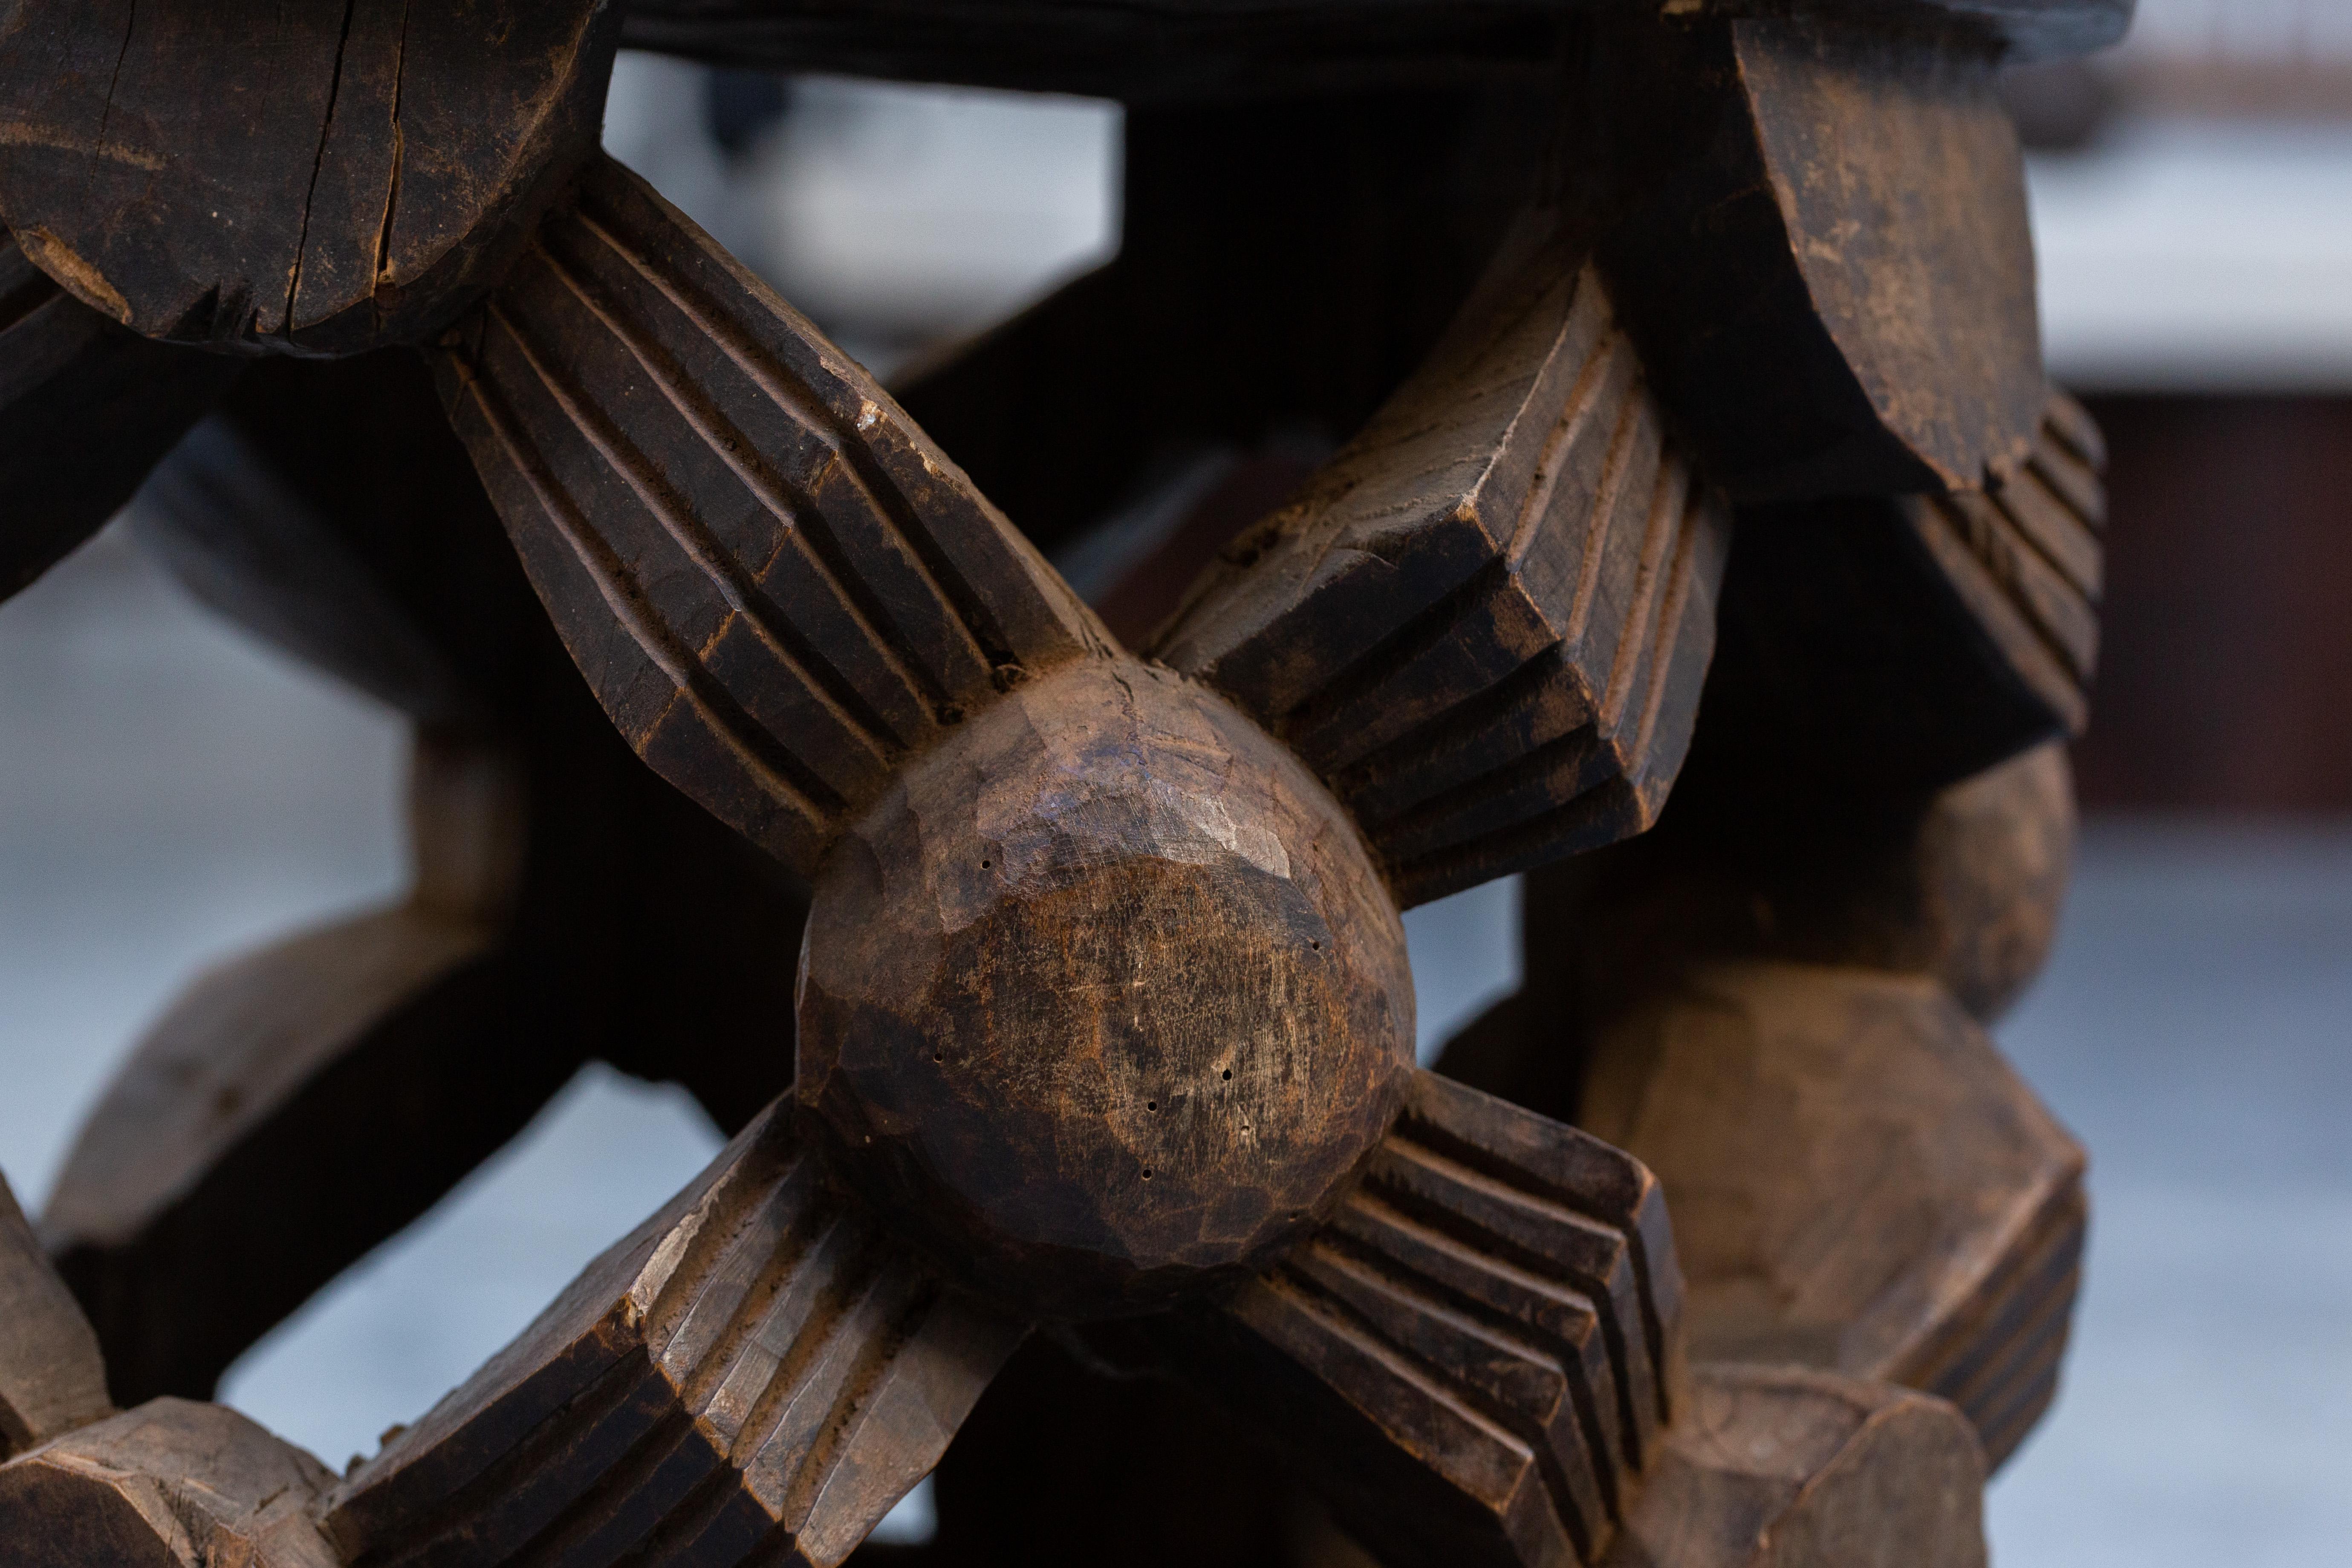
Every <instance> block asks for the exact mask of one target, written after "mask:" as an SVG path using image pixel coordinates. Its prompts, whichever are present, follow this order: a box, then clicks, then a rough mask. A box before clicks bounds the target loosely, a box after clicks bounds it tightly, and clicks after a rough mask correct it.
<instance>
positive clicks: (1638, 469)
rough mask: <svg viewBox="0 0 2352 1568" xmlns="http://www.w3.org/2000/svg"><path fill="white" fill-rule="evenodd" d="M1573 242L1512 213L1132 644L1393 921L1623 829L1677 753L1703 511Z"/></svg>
mask: <svg viewBox="0 0 2352 1568" xmlns="http://www.w3.org/2000/svg"><path fill="white" fill-rule="evenodd" d="M1513 251H1514V252H1515V254H1513V253H1507V256H1506V258H1505V260H1504V261H1502V262H1501V263H1498V266H1497V270H1496V275H1495V276H1494V277H1493V278H1491V279H1489V281H1488V282H1487V283H1486V285H1485V286H1483V287H1482V289H1480V291H1479V293H1478V295H1477V296H1476V297H1475V298H1474V300H1473V301H1472V302H1471V304H1470V305H1469V306H1467V307H1466V308H1465V311H1464V313H1463V316H1462V317H1461V319H1460V320H1459V321H1457V322H1456V324H1455V326H1454V329H1453V330H1452V331H1450V332H1449V333H1448V336H1447V339H1446V342H1445V343H1444V345H1443V346H1442V347H1441V348H1440V349H1439V350H1438V352H1437V353H1436V354H1435V355H1434V356H1433V358H1432V360H1431V362H1430V363H1429V364H1428V365H1426V366H1425V367H1424V368H1423V370H1422V372H1421V373H1419V374H1417V375H1416V376H1415V377H1414V378H1413V379H1412V382H1410V383H1408V384H1407V385H1406V386H1405V387H1404V388H1403V389H1402V391H1400V392H1399V393H1398V394H1397V395H1396V396H1395V397H1394V398H1393V399H1392V400H1391V402H1390V403H1389V405H1387V406H1386V407H1385V408H1383V409H1382V410H1381V413H1380V414H1379V415H1378V416H1376V417H1375V418H1374V419H1373V421H1372V423H1371V424H1370V426H1367V427H1366V429H1365V430H1364V431H1363V433H1362V434H1361V435H1360V436H1359V437H1357V438H1356V439H1355V440H1354V441H1352V442H1350V443H1349V446H1348V447H1346V448H1344V449H1343V450H1342V451H1341V452H1340V454H1339V456H1338V457H1337V458H1334V459H1333V460H1332V462H1331V463H1329V464H1328V465H1327V466H1326V467H1325V468H1323V469H1322V470H1321V471H1320V472H1319V473H1318V475H1317V476H1316V478H1315V479H1312V480H1310V481H1309V483H1308V485H1307V489H1306V491H1305V492H1304V494H1303V495H1302V496H1301V497H1300V498H1299V499H1298V500H1296V501H1294V502H1292V503H1291V504H1290V505H1288V506H1286V507H1285V508H1283V509H1281V510H1278V511H1277V512H1276V513H1275V514H1274V515H1273V516H1271V517H1269V518H1267V519H1266V520H1265V521H1264V522H1262V523H1260V524H1259V525H1258V526H1257V527H1255V528H1254V529H1252V530H1250V531H1248V532H1246V533H1244V535H1243V536H1242V537H1241V538H1240V539H1238V540H1236V541H1235V542H1234V543H1233V544H1232V545H1231V546H1229V547H1228V548H1227V550H1226V552H1225V553H1224V556H1223V560H1222V561H1221V563H1220V565H1219V567H1218V568H1217V569H1216V570H1215V571H1214V572H1213V573H1212V574H1210V575H1209V576H1207V577H1205V578H1204V579H1203V580H1202V583H1201V584H1200V585H1199V586H1198V587H1197V588H1196V589H1195V591H1194V594H1193V596H1192V599H1191V600H1190V602H1189V603H1188V605H1187V606H1186V608H1185V609H1184V610H1183V611H1182V612H1180V614H1179V615H1178V616H1177V618H1176V619H1175V620H1174V621H1173V622H1172V623H1171V625H1170V626H1169V627H1168V628H1167V629H1166V630H1165V631H1164V632H1163V633H1162V634H1161V636H1160V638H1159V639H1158V642H1157V644H1156V645H1155V647H1154V649H1153V652H1154V654H1155V656H1156V657H1158V658H1161V659H1164V660H1165V661H1167V662H1168V663H1169V664H1171V665H1173V666H1174V667H1175V668H1179V669H1181V670H1184V671H1186V672H1187V673H1189V674H1192V675H1194V676H1196V677H1198V678H1200V679H1203V680H1206V681H1207V682H1209V683H1210V684H1212V685H1213V686H1215V687H1217V688H1218V689H1220V690H1223V691H1224V692H1226V693H1227V694H1229V695H1231V696H1232V697H1233V698H1234V700H1236V701H1237V702H1239V703H1240V704H1241V705H1242V706H1243V708H1244V709H1245V710H1248V711H1249V712H1250V713H1252V714H1253V715H1254V716H1255V717H1256V718H1257V719H1258V720H1259V721H1260V722H1262V723H1264V724H1265V726H1266V727H1267V728H1268V729H1269V730H1271V731H1273V732H1274V733H1276V735H1279V736H1281V737H1282V738H1283V739H1284V740H1286V741H1287V742H1289V743H1290V744H1291V745H1292V746H1293V747H1295V748H1296V749H1297V751H1298V752H1299V754H1300V755H1301V756H1303V757H1304V758H1305V759H1306V760H1307V763H1309V764H1310V765H1312V766H1314V767H1315V768H1316V769H1317V770H1318V772H1320V773H1322V774H1323V775H1324V777H1325V778H1326V779H1328V781H1329V782H1330V784H1331V785H1332V788H1333V789H1334V791H1335V792H1336V793H1337V794H1338V795H1339V796H1340V798H1341V799H1342V800H1344V801H1346V802H1347V803H1348V804H1349V806H1350V807H1351V808H1352V809H1353V810H1354V811H1355V813H1356V815H1357V817H1358V819H1359V820H1360V822H1362V823H1363V825H1364V826H1365V829H1366V831H1367V833H1368V834H1369V836H1370V838H1371V841H1372V844H1373V846H1374V847H1375V848H1376V849H1377V850H1378V851H1379V852H1380V854H1381V858H1382V859H1383V860H1384V861H1385V862H1386V863H1387V865H1388V868H1389V870H1390V874H1391V879H1392V880H1393V883H1394V885H1395V887H1396V889H1397V892H1398V896H1399V897H1400V898H1401V899H1402V900H1403V901H1404V902H1405V903H1406V904H1408V905H1411V904H1413V903H1418V902H1421V901H1423V900H1428V899H1433V898H1437V897H1442V896H1443V895H1444V894H1446V893H1450V892H1454V891H1458V890H1459V889H1463V888H1465V887H1469V886H1472V885H1474V884H1475V883H1478V882H1482V881H1486V880H1487V879H1490V878H1494V877H1497V876H1502V875H1506V874H1507V873H1510V872H1512V871H1517V870H1522V869H1525V868H1528V867H1529V866H1531V865H1535V864H1538V863H1539V862H1541V861H1543V860H1546V859H1549V858H1557V857H1559V856H1562V855H1567V854H1571V853H1574V852H1576V851H1577V850H1580V849H1588V848H1592V847H1598V846H1600V845H1602V844H1606V843H1610V842H1612V841H1613V840H1615V839H1618V838H1622V837H1627V836H1629V835H1631V834H1634V833H1638V832H1640V831H1641V830H1642V829H1643V828H1645V827H1647V826H1649V825H1650V824H1651V823H1652V822H1653V821H1654V820H1655V817H1656V814H1657V811H1658V808H1659V806H1660V805H1662V804H1663V803H1664V799H1665V795H1666V791H1667V790H1668V788H1669V787H1670V786H1671V785H1672V784H1673V782H1674V778H1675V771H1676V769H1677V768H1678V767H1679V766H1680V764H1681V762H1682V757H1683V753H1684V752H1685V748H1686V747H1687V746H1688V744H1689V741H1690V733H1691V727H1692V723H1693V721H1694V720H1695V718H1696V710H1697V705H1698V694H1699V689H1700V686H1701V684H1702V682H1703V680H1704V679H1705V676H1706V665H1707V659H1708V655H1709V653H1710V650H1711V648H1712V647H1713V632H1714V597H1715V586H1716V583H1717V578H1718V575H1719V573H1720V570H1721V566H1722V563H1723V558H1724V552H1725V550H1726V547H1727V543H1728V532H1729V524H1728V520H1727V515H1726V514H1725V512H1724V511H1723V510H1722V509H1721V507H1720V505H1719V503H1717V501H1716V500H1715V499H1714V498H1713V497H1712V495H1711V494H1710V493H1709V492H1708V491H1707V490H1706V488H1705V485H1704V483H1703V482H1702V481H1700V480H1698V479H1696V478H1695V477H1694V476H1693V474H1692V473H1691V471H1690V469H1689V468H1688V467H1687V466H1686V464H1685V462H1684V461H1683V460H1682V458H1680V457H1679V456H1678V455H1677V454H1676V453H1675V450H1674V449H1673V447H1672V446H1671V445H1670V444H1669V442H1668V439H1667V437H1666V433H1665V430H1664V424H1663V421H1662V420H1661V419H1660V417H1659V415H1658V412H1657V410H1656V407H1655V405H1654V404H1652V403H1651V401H1650V400H1649V397H1648V395H1647V391H1646V388H1645V385H1644V383H1643V373H1642V368H1641V365H1640V363H1639V361H1638V359H1637V357H1636V355H1635V353H1634V352H1633V346H1632V344H1631V343H1630V342H1628V341H1627V339H1626V338H1625V337H1624V336H1623V334H1622V332H1620V331H1618V329H1617V326H1616V322H1615V318H1614V315H1613V313H1612V309H1611V306H1610V303H1609V299H1608V295H1607V292H1606V291H1605V289H1603V287H1602V285H1601V281H1600V279H1599V278H1598V277H1597V276H1596V275H1595V274H1594V273H1593V272H1592V271H1591V269H1590V268H1585V267H1583V266H1582V265H1581V258H1580V247H1579V245H1578V243H1577V241H1576V239H1575V236H1574V232H1573V229H1572V228H1571V227H1567V226H1558V225H1555V224H1551V223H1549V222H1547V217H1546V215H1543V214H1541V213H1537V214H1533V215H1531V221H1530V223H1529V225H1528V227H1527V229H1525V230H1523V231H1522V235H1521V237H1520V240H1519V242H1518V243H1517V244H1516V245H1515V246H1514V247H1513Z"/></svg>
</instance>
